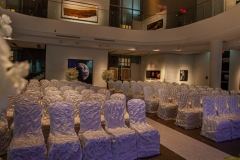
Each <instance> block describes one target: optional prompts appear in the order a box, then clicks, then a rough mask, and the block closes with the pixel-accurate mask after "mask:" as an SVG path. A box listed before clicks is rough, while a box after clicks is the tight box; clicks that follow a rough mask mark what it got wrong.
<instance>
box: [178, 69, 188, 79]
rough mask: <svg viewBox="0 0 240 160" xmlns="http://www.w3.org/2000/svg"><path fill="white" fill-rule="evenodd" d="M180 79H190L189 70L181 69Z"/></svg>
mask: <svg viewBox="0 0 240 160" xmlns="http://www.w3.org/2000/svg"><path fill="white" fill-rule="evenodd" d="M180 81H188V70H180Z"/></svg>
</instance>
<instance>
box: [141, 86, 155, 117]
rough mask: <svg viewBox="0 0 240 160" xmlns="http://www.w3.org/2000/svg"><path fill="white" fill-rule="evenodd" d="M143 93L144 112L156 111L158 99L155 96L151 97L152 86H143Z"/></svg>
mask: <svg viewBox="0 0 240 160" xmlns="http://www.w3.org/2000/svg"><path fill="white" fill-rule="evenodd" d="M143 93H144V101H145V104H146V112H147V113H156V112H157V110H158V101H157V100H156V99H155V98H153V93H152V88H151V87H150V86H146V87H144V88H143Z"/></svg>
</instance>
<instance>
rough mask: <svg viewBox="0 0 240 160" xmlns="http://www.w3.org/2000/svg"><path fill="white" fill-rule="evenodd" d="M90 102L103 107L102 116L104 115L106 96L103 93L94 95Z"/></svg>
mask: <svg viewBox="0 0 240 160" xmlns="http://www.w3.org/2000/svg"><path fill="white" fill-rule="evenodd" d="M89 101H96V102H98V103H99V105H100V107H101V114H103V107H104V103H105V96H104V95H103V94H101V93H93V94H91V95H90V97H89Z"/></svg>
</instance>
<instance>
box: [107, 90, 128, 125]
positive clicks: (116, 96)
mask: <svg viewBox="0 0 240 160" xmlns="http://www.w3.org/2000/svg"><path fill="white" fill-rule="evenodd" d="M110 99H111V100H120V101H122V102H123V104H124V106H125V109H124V120H125V121H129V114H128V112H127V107H126V106H127V104H126V96H125V95H124V94H122V93H114V94H112V95H111V96H110Z"/></svg>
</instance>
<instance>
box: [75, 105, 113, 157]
mask: <svg viewBox="0 0 240 160" xmlns="http://www.w3.org/2000/svg"><path fill="white" fill-rule="evenodd" d="M100 109H101V108H100V105H99V103H98V102H93V101H86V102H82V103H81V104H80V105H79V117H80V119H81V123H80V131H79V138H80V141H81V144H82V147H83V160H89V159H101V160H109V159H112V149H111V139H110V136H109V135H108V134H107V133H106V132H105V131H104V130H103V128H102V127H101V122H100Z"/></svg>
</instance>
